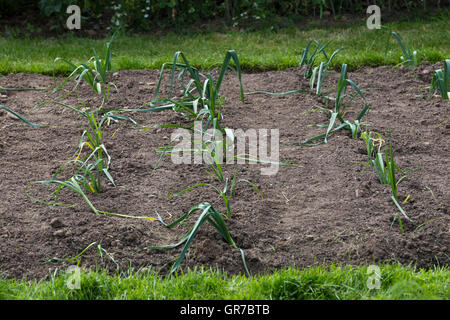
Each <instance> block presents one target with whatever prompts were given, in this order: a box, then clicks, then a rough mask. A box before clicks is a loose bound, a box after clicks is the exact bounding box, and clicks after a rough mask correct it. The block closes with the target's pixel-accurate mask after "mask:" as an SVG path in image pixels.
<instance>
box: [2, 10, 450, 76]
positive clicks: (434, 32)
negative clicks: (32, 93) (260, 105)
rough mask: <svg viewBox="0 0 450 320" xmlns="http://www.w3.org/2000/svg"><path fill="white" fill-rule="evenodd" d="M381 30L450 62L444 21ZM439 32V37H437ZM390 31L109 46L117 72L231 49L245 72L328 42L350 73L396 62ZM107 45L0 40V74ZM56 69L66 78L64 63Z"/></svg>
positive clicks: (125, 39)
mask: <svg viewBox="0 0 450 320" xmlns="http://www.w3.org/2000/svg"><path fill="white" fill-rule="evenodd" d="M384 27H386V28H389V29H391V30H392V31H397V32H399V33H400V34H401V35H402V36H403V38H405V40H406V41H407V42H408V43H409V45H410V46H412V47H413V48H414V49H415V50H417V51H418V56H419V58H420V60H421V61H424V60H426V61H430V62H438V61H442V60H444V59H445V58H449V57H450V42H449V41H444V40H445V39H449V38H450V28H449V24H448V22H447V21H445V20H443V19H441V20H439V19H437V20H435V21H427V22H420V21H417V22H403V23H395V24H387V25H384ZM438 31H439V32H438ZM388 33H389V30H388V29H380V30H369V29H368V28H367V27H366V25H365V24H357V25H352V26H349V27H347V28H319V27H318V28H307V29H305V30H301V29H298V28H288V29H282V30H280V31H277V32H271V31H257V32H247V33H241V32H228V33H204V34H196V35H195V34H191V35H183V36H181V35H176V34H168V35H165V36H158V37H157V36H134V37H130V36H122V37H117V38H116V39H115V40H114V43H113V48H112V50H113V62H114V67H115V69H116V70H119V69H142V68H150V69H155V68H156V69H159V68H160V67H161V65H162V63H164V62H167V61H172V59H173V54H174V53H175V52H176V51H183V52H184V53H185V54H186V56H187V57H188V59H190V62H191V63H192V64H193V65H194V66H197V67H201V68H203V69H210V68H213V67H215V66H217V65H218V64H219V63H221V62H222V60H223V57H224V54H225V52H226V50H229V49H235V50H236V51H237V52H238V54H239V59H240V61H241V64H242V67H243V69H244V70H247V71H250V70H266V69H285V68H289V67H295V66H298V63H299V61H300V55H301V53H302V50H303V48H304V47H305V46H306V44H307V43H308V41H309V40H318V41H320V42H322V43H325V42H327V41H331V43H330V45H329V51H330V52H332V51H334V50H335V49H337V48H340V47H343V48H344V50H342V51H341V52H340V53H339V54H338V55H337V56H336V58H335V59H334V60H333V65H334V66H340V65H342V63H347V64H348V65H349V67H350V68H353V69H354V68H358V67H360V66H363V65H371V66H378V65H386V64H390V65H392V64H397V63H399V62H400V56H401V55H402V52H401V50H400V46H399V45H398V44H397V43H396V42H395V40H394V38H393V37H391V45H390V50H389V52H388V55H387V58H386V60H385V59H384V56H385V48H386V39H387V35H388ZM104 42H105V40H90V39H83V38H76V37H69V38H64V39H13V38H1V37H0V73H3V74H7V73H18V72H27V73H44V74H51V73H52V72H53V68H54V64H53V60H54V59H55V58H56V57H63V58H66V59H68V60H70V61H72V62H78V61H87V60H88V59H89V58H90V57H91V56H92V55H93V53H92V49H91V48H92V47H95V48H96V50H97V52H101V50H102V46H103V44H104ZM57 70H58V71H59V72H62V73H67V72H68V71H69V68H68V66H67V65H65V64H62V63H60V64H58V65H57Z"/></svg>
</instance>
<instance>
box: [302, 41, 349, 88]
mask: <svg viewBox="0 0 450 320" xmlns="http://www.w3.org/2000/svg"><path fill="white" fill-rule="evenodd" d="M312 43H313V42H312V41H310V42H309V43H308V44H307V45H306V47H305V48H304V49H303V53H302V57H301V60H300V64H299V66H300V67H302V66H304V65H305V66H306V67H305V72H304V75H303V76H304V78H305V79H310V87H311V89H314V84H315V83H316V95H319V94H320V91H321V88H322V84H323V81H324V80H325V77H326V74H327V72H328V68H329V67H330V64H331V61H332V60H333V58H334V57H335V56H336V55H337V54H338V52H339V51H341V50H342V49H343V48H339V49H337V50H335V51H334V52H333V53H332V54H331V55H330V56H328V55H327V53H326V51H325V48H326V47H327V46H328V44H329V42H327V43H326V44H324V45H322V44H320V43H319V42H318V41H316V40H314V43H315V49H314V51H312V52H311V53H310V49H311V44H312ZM320 53H322V54H323V56H324V59H325V61H322V62H321V63H320V65H319V66H315V62H316V59H317V57H318V55H319V54H320ZM316 78H317V82H316Z"/></svg>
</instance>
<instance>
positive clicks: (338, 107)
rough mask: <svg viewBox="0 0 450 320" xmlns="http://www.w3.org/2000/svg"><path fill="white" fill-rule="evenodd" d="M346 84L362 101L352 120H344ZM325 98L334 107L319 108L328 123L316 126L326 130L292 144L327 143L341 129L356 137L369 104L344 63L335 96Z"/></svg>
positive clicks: (310, 144)
mask: <svg viewBox="0 0 450 320" xmlns="http://www.w3.org/2000/svg"><path fill="white" fill-rule="evenodd" d="M348 85H351V86H352V87H353V89H354V90H355V91H356V94H355V95H359V96H360V97H361V98H362V100H363V102H364V107H363V108H362V110H361V111H360V113H359V114H358V116H357V117H356V119H355V120H354V121H353V122H351V121H349V120H345V118H344V117H345V115H346V105H345V104H344V101H345V98H346V97H348V96H349V94H348V93H347V87H348ZM325 98H326V99H328V100H330V101H334V104H333V105H334V108H333V109H332V110H330V109H328V108H320V109H321V110H322V111H324V112H325V113H326V114H327V115H328V117H329V123H328V124H327V125H320V124H319V125H317V126H320V127H326V128H327V130H326V132H325V133H323V134H320V135H318V136H315V137H312V138H309V139H306V140H304V141H303V142H295V143H293V144H296V145H302V146H314V145H319V144H323V143H327V139H328V136H329V135H331V134H333V133H335V132H337V131H339V130H341V129H345V130H350V132H351V134H352V137H353V138H354V139H356V138H357V137H358V133H359V132H361V131H362V130H361V122H360V121H361V119H362V118H363V117H364V115H365V114H366V113H367V111H368V110H369V107H370V104H369V103H368V102H367V101H366V98H365V97H364V94H363V93H362V92H361V90H360V89H359V88H358V86H357V85H356V84H355V83H354V82H353V81H352V80H350V79H348V77H347V65H346V64H343V65H342V69H341V75H340V78H339V81H338V83H337V86H336V96H335V97H329V96H325ZM353 98H354V96H353V97H352V98H351V100H353ZM336 120H339V121H340V124H338V125H337V126H335V125H336ZM317 140H319V142H316V143H313V142H314V141H317Z"/></svg>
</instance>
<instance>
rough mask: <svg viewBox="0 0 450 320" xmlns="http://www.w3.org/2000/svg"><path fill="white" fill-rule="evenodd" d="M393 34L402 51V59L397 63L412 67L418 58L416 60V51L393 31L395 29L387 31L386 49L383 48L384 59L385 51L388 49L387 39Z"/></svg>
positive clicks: (416, 63)
mask: <svg viewBox="0 0 450 320" xmlns="http://www.w3.org/2000/svg"><path fill="white" fill-rule="evenodd" d="M391 35H392V36H393V37H394V38H395V40H397V43H398V44H399V45H400V48H401V49H402V52H403V56H401V57H400V59H401V60H402V62H400V63H399V65H404V64H406V65H408V66H409V67H410V68H414V67H417V66H418V65H419V64H418V60H417V51H416V50H413V49H411V47H410V46H409V45H408V43H407V42H406V41H405V40H404V39H403V37H402V36H401V35H400V34H399V33H397V32H395V31H392V32H391V31H389V35H388V38H387V41H386V49H385V53H384V59H386V56H387V52H388V50H389V44H390V42H389V40H390V36H391Z"/></svg>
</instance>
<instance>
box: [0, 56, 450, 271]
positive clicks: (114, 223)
mask: <svg viewBox="0 0 450 320" xmlns="http://www.w3.org/2000/svg"><path fill="white" fill-rule="evenodd" d="M440 67H441V66H440V65H433V66H432V65H429V64H424V65H422V66H421V67H419V68H417V69H416V70H415V72H411V71H410V70H408V69H406V68H405V69H400V68H398V69H392V68H391V67H378V68H363V69H360V70H358V71H356V72H351V73H349V78H350V79H352V80H353V81H354V82H355V83H356V84H358V86H359V87H360V88H361V89H362V90H363V91H364V92H365V94H366V97H367V99H368V101H369V102H370V104H371V109H370V113H369V117H368V118H367V119H366V118H365V119H364V120H365V121H367V122H369V123H370V124H371V128H370V129H371V130H373V131H377V132H380V133H381V134H382V135H383V137H385V138H387V137H388V128H389V127H390V129H391V133H392V142H393V147H394V151H395V154H396V161H397V163H398V165H399V166H400V168H402V169H413V171H412V172H411V173H410V174H409V175H408V176H407V178H406V179H405V180H403V181H402V182H401V183H400V185H399V199H400V200H401V201H403V200H404V199H405V198H406V197H407V196H408V195H410V198H409V200H408V201H407V202H406V203H405V204H404V205H403V207H404V209H405V211H406V213H407V214H408V216H409V217H410V218H411V219H412V220H413V222H406V221H405V220H404V219H403V223H404V225H405V228H406V232H405V233H404V234H402V233H401V231H400V228H399V225H398V223H397V222H395V223H394V224H392V221H393V217H394V215H397V214H398V210H397V209H396V207H395V205H394V203H393V202H392V201H391V199H390V189H389V187H387V186H385V185H381V184H380V183H379V180H378V177H377V175H376V173H375V171H374V170H373V168H368V169H366V170H363V169H364V166H363V165H362V164H360V163H357V162H355V161H361V162H367V161H368V158H367V154H366V152H365V146H364V142H363V141H362V140H361V139H352V138H351V137H350V136H349V134H348V133H347V132H346V131H342V132H340V133H337V134H335V135H333V136H331V137H330V138H329V141H328V144H325V145H320V146H316V147H300V146H295V145H291V144H290V143H291V142H298V141H302V140H304V139H306V138H309V137H312V136H314V135H317V134H319V133H322V132H323V131H324V130H325V129H324V128H317V127H310V126H308V125H310V124H317V123H326V121H327V117H326V115H325V114H324V113H322V112H318V111H316V112H309V111H311V110H312V109H314V108H316V107H318V106H325V102H324V100H323V99H321V98H318V97H316V96H315V95H313V94H312V93H296V94H292V95H285V96H270V95H263V94H255V95H248V96H247V97H246V103H245V104H242V103H241V102H240V99H239V86H238V82H237V79H236V75H235V74H233V73H229V74H227V76H226V78H225V82H224V85H223V87H222V92H221V93H222V95H223V96H225V97H226V107H225V110H224V123H225V125H226V126H228V127H230V128H235V129H239V128H240V129H243V130H247V129H250V128H255V129H258V128H267V129H272V128H273V129H279V130H280V161H283V162H288V163H293V164H297V165H298V166H297V167H280V168H279V171H278V173H277V174H276V175H275V176H263V175H261V174H260V169H261V167H263V165H260V164H246V165H237V164H234V165H226V166H225V168H226V171H227V172H228V173H232V172H233V171H234V170H238V174H239V176H240V178H245V179H248V180H250V181H252V182H253V183H255V184H256V185H258V187H259V188H260V189H261V191H262V192H263V195H264V199H261V198H260V197H259V195H258V194H257V193H255V192H254V191H253V189H251V188H250V187H249V186H248V185H245V184H241V185H239V187H238V188H237V193H236V197H235V198H234V199H233V200H232V201H231V212H232V216H231V219H230V220H228V221H227V225H228V227H229V230H230V232H231V235H232V237H233V238H234V240H235V242H236V243H237V245H238V246H239V247H240V248H242V249H243V250H244V252H245V254H246V259H247V263H248V266H249V269H250V271H251V272H252V273H259V272H264V271H269V272H270V271H271V270H273V269H275V268H284V267H288V266H296V267H304V266H311V265H322V264H330V263H335V264H351V265H360V264H365V263H380V262H383V261H384V262H393V261H399V262H400V263H403V264H409V263H412V264H415V265H417V266H419V267H432V266H433V265H437V264H439V265H448V263H449V261H450V256H449V244H450V243H449V239H450V229H449V212H450V175H449V174H448V168H449V166H450V159H449V154H450V146H449V143H448V139H449V138H450V124H447V125H445V124H444V125H441V126H439V124H440V123H441V122H442V121H443V120H444V119H446V118H447V117H448V116H450V104H449V102H448V101H443V100H442V99H440V98H438V97H429V96H428V89H427V87H428V86H429V84H430V83H431V77H432V70H434V69H437V68H440ZM214 73H215V74H216V75H217V70H216V71H215V72H214ZM158 75H159V72H158V71H155V70H140V71H132V70H129V71H125V70H124V71H119V72H118V73H116V74H115V77H114V80H115V81H116V83H117V85H118V87H119V89H120V92H121V95H122V97H123V99H124V100H125V101H124V103H123V104H121V102H120V99H119V97H118V95H117V94H115V95H113V97H112V99H111V101H110V106H111V107H116V108H117V107H130V108H134V107H138V106H141V105H142V104H143V103H145V102H148V101H150V100H151V99H152V98H153V96H154V90H155V84H156V82H157V78H158ZM302 75H303V73H302V71H301V70H299V69H290V70H286V71H273V72H265V73H254V74H244V75H243V83H244V87H245V91H246V92H252V91H256V90H267V91H272V92H280V91H287V90H293V89H307V88H308V81H307V80H305V79H303V77H302ZM337 78H338V74H337V73H336V72H331V73H330V75H329V77H328V79H327V82H326V90H330V95H333V92H332V90H333V89H334V88H335V85H336V81H337ZM0 86H3V87H52V86H53V80H52V78H51V77H48V76H42V75H28V74H11V75H8V76H5V77H2V78H0ZM165 90H166V91H165V92H167V88H165ZM77 92H79V94H80V97H81V98H82V99H83V100H84V101H86V102H87V103H88V104H90V105H92V106H95V105H96V103H97V101H98V99H97V97H93V96H92V94H91V91H90V90H89V88H88V87H87V86H86V85H82V86H80V87H79V88H78V90H77ZM4 94H6V95H7V97H3V98H0V99H1V104H2V105H5V106H6V107H9V108H11V109H13V110H15V111H16V112H19V113H21V114H27V112H28V111H30V110H31V108H32V107H33V106H34V105H35V104H37V103H39V102H42V101H44V100H45V98H44V97H43V95H42V92H37V91H8V92H6V93H4ZM63 101H66V102H71V103H76V101H77V99H76V98H74V97H73V96H71V97H68V98H65V99H64V100H63ZM361 106H362V105H361V103H360V100H358V99H355V100H354V101H352V102H351V104H350V105H349V106H348V109H349V110H350V109H353V110H359V109H360V108H361ZM348 116H349V118H351V117H352V116H354V113H349V114H348ZM135 117H136V118H138V119H141V125H146V126H152V125H156V124H164V123H186V124H187V123H188V122H187V121H186V120H185V119H184V118H183V117H182V116H181V115H178V114H176V113H174V112H171V111H166V112H163V113H145V114H137V115H135ZM28 118H29V120H30V121H32V122H35V123H41V124H49V125H50V126H51V127H50V128H48V129H35V128H31V127H28V126H27V125H25V124H24V123H22V122H19V121H18V120H16V119H14V118H13V117H11V116H9V115H8V114H6V113H5V112H0V159H1V160H0V162H1V166H0V167H1V168H0V190H1V192H0V238H1V241H0V272H1V273H3V274H4V275H5V276H7V277H17V278H23V277H27V278H28V279H30V278H42V277H46V276H48V275H49V274H51V273H52V272H54V270H55V269H56V268H58V269H59V270H65V268H66V267H67V266H68V265H69V264H72V263H65V262H58V263H44V262H45V261H46V260H47V259H49V258H51V257H55V256H56V257H60V258H70V257H74V256H75V255H77V254H78V253H80V251H81V250H83V249H84V248H86V247H87V246H88V245H89V244H90V243H92V242H97V243H99V244H101V246H102V247H103V248H104V249H105V250H106V251H107V252H108V253H109V254H111V255H112V256H113V257H114V259H115V260H116V261H117V262H118V263H119V264H120V266H121V268H123V269H124V270H126V269H127V268H128V267H129V266H131V267H133V268H135V269H137V268H140V267H145V266H147V267H151V268H154V269H155V270H157V271H159V272H161V273H166V272H167V271H168V268H169V267H170V265H171V260H173V259H175V258H176V257H177V256H178V254H179V252H180V249H181V248H179V249H174V250H168V251H157V250H143V248H144V247H146V246H151V245H165V244H170V243H175V242H177V241H178V240H179V239H181V237H182V236H183V235H184V234H185V232H187V230H188V229H189V228H190V226H191V224H190V223H194V219H195V217H192V218H190V219H189V220H188V222H189V223H187V224H186V225H181V226H178V227H176V228H174V229H167V228H165V227H164V226H163V225H162V224H160V223H159V222H158V221H141V220H130V219H123V218H117V217H111V216H106V215H95V214H93V213H92V212H91V211H90V210H89V207H88V206H87V205H86V204H85V203H84V202H83V201H82V199H81V198H79V197H78V196H77V195H75V194H73V193H71V192H65V193H64V194H63V195H62V199H61V200H64V201H65V202H67V203H76V204H77V205H76V207H75V208H67V207H61V206H55V207H51V206H46V205H42V204H39V203H35V202H33V201H31V200H30V199H29V198H27V197H26V195H25V194H24V187H25V186H26V185H27V184H29V183H30V182H33V181H37V180H47V179H49V178H50V177H51V175H52V174H53V172H54V171H55V170H56V169H57V168H58V167H59V166H60V165H61V164H62V163H64V162H65V161H67V160H68V159H70V158H71V157H72V156H73V154H74V152H75V150H76V147H77V145H78V142H79V139H80V135H81V133H82V129H81V127H80V125H83V124H84V122H83V119H81V118H80V117H79V116H78V115H77V114H75V112H73V111H72V110H69V109H65V108H62V107H58V106H56V105H47V106H44V107H41V108H39V109H37V110H34V111H33V112H32V113H31V114H29V115H28ZM118 128H120V129H119V131H117V132H116V134H115V135H114V137H112V133H114V132H115V131H116V130H117V129H118ZM172 131H173V130H172V129H168V128H158V129H151V130H147V131H141V130H139V129H138V127H137V126H134V125H130V124H126V123H121V124H120V125H117V124H112V125H111V126H110V127H107V128H105V135H104V137H105V144H106V146H107V148H108V151H109V153H110V155H111V157H112V167H111V174H112V175H113V177H114V178H115V181H116V184H117V187H115V188H114V187H112V186H111V185H109V184H106V183H105V186H104V191H103V192H102V193H100V194H96V195H90V196H89V197H90V199H91V200H92V202H93V203H94V205H96V206H97V208H98V209H101V210H105V211H110V212H117V213H123V214H130V215H150V216H156V214H155V211H158V212H159V213H160V214H161V216H162V217H163V218H164V219H166V220H168V219H169V218H170V217H172V220H171V221H173V219H174V218H175V217H179V216H180V215H182V214H183V213H185V212H186V211H187V210H189V209H190V208H191V207H192V206H194V205H196V204H198V203H200V202H202V201H209V202H211V203H212V204H213V205H214V206H216V207H217V208H218V209H220V210H222V211H223V210H224V206H223V204H222V202H221V199H219V198H218V196H217V194H215V193H214V192H212V191H210V190H208V189H206V188H204V189H198V190H196V191H195V190H194V191H192V192H189V193H186V194H183V195H181V196H179V197H175V198H173V199H171V200H168V196H169V195H170V194H171V193H172V192H176V191H180V190H181V189H184V188H185V187H188V186H191V185H194V184H197V183H201V182H212V183H213V181H212V178H210V176H209V175H208V174H207V173H206V172H205V170H206V169H207V166H206V165H175V164H173V163H172V162H171V161H170V157H165V158H163V161H162V162H161V163H160V166H159V168H158V169H157V170H154V166H155V164H156V163H157V161H158V159H159V154H158V153H157V152H155V148H157V147H161V146H165V145H166V144H167V143H168V142H169V140H170V135H171V133H172ZM31 193H32V194H33V196H38V197H40V198H46V195H47V194H48V193H47V191H46V190H45V189H44V188H38V187H36V188H33V189H31ZM431 219H436V220H433V221H431V222H429V223H427V224H426V225H425V226H423V227H422V228H419V229H418V230H416V228H417V227H418V226H420V225H421V224H423V223H425V222H428V221H430V220H431ZM391 224H392V225H391ZM81 265H82V266H84V267H86V268H93V267H96V266H98V267H100V266H101V267H105V268H108V269H111V270H113V269H114V268H115V265H114V264H113V263H112V262H111V261H110V260H109V259H108V258H107V257H105V256H104V257H103V261H102V260H101V258H100V257H99V255H98V254H97V252H96V250H95V249H94V248H92V249H90V250H88V251H87V252H86V253H85V254H84V255H83V257H82V262H81ZM200 265H204V266H206V267H210V266H212V267H218V268H221V269H223V270H225V271H227V272H229V273H240V272H243V267H242V263H241V260H240V255H239V252H238V251H236V250H233V249H232V247H231V246H229V245H228V244H227V243H226V242H224V241H223V240H222V239H221V237H220V235H219V234H218V233H217V232H216V231H215V230H214V229H213V228H212V227H211V226H207V225H204V226H203V227H202V228H201V230H200V232H199V234H198V235H197V239H196V240H195V241H194V242H193V243H192V246H191V248H190V249H189V251H188V254H187V255H186V257H185V260H184V261H183V263H182V267H183V268H187V267H195V266H200Z"/></svg>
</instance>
